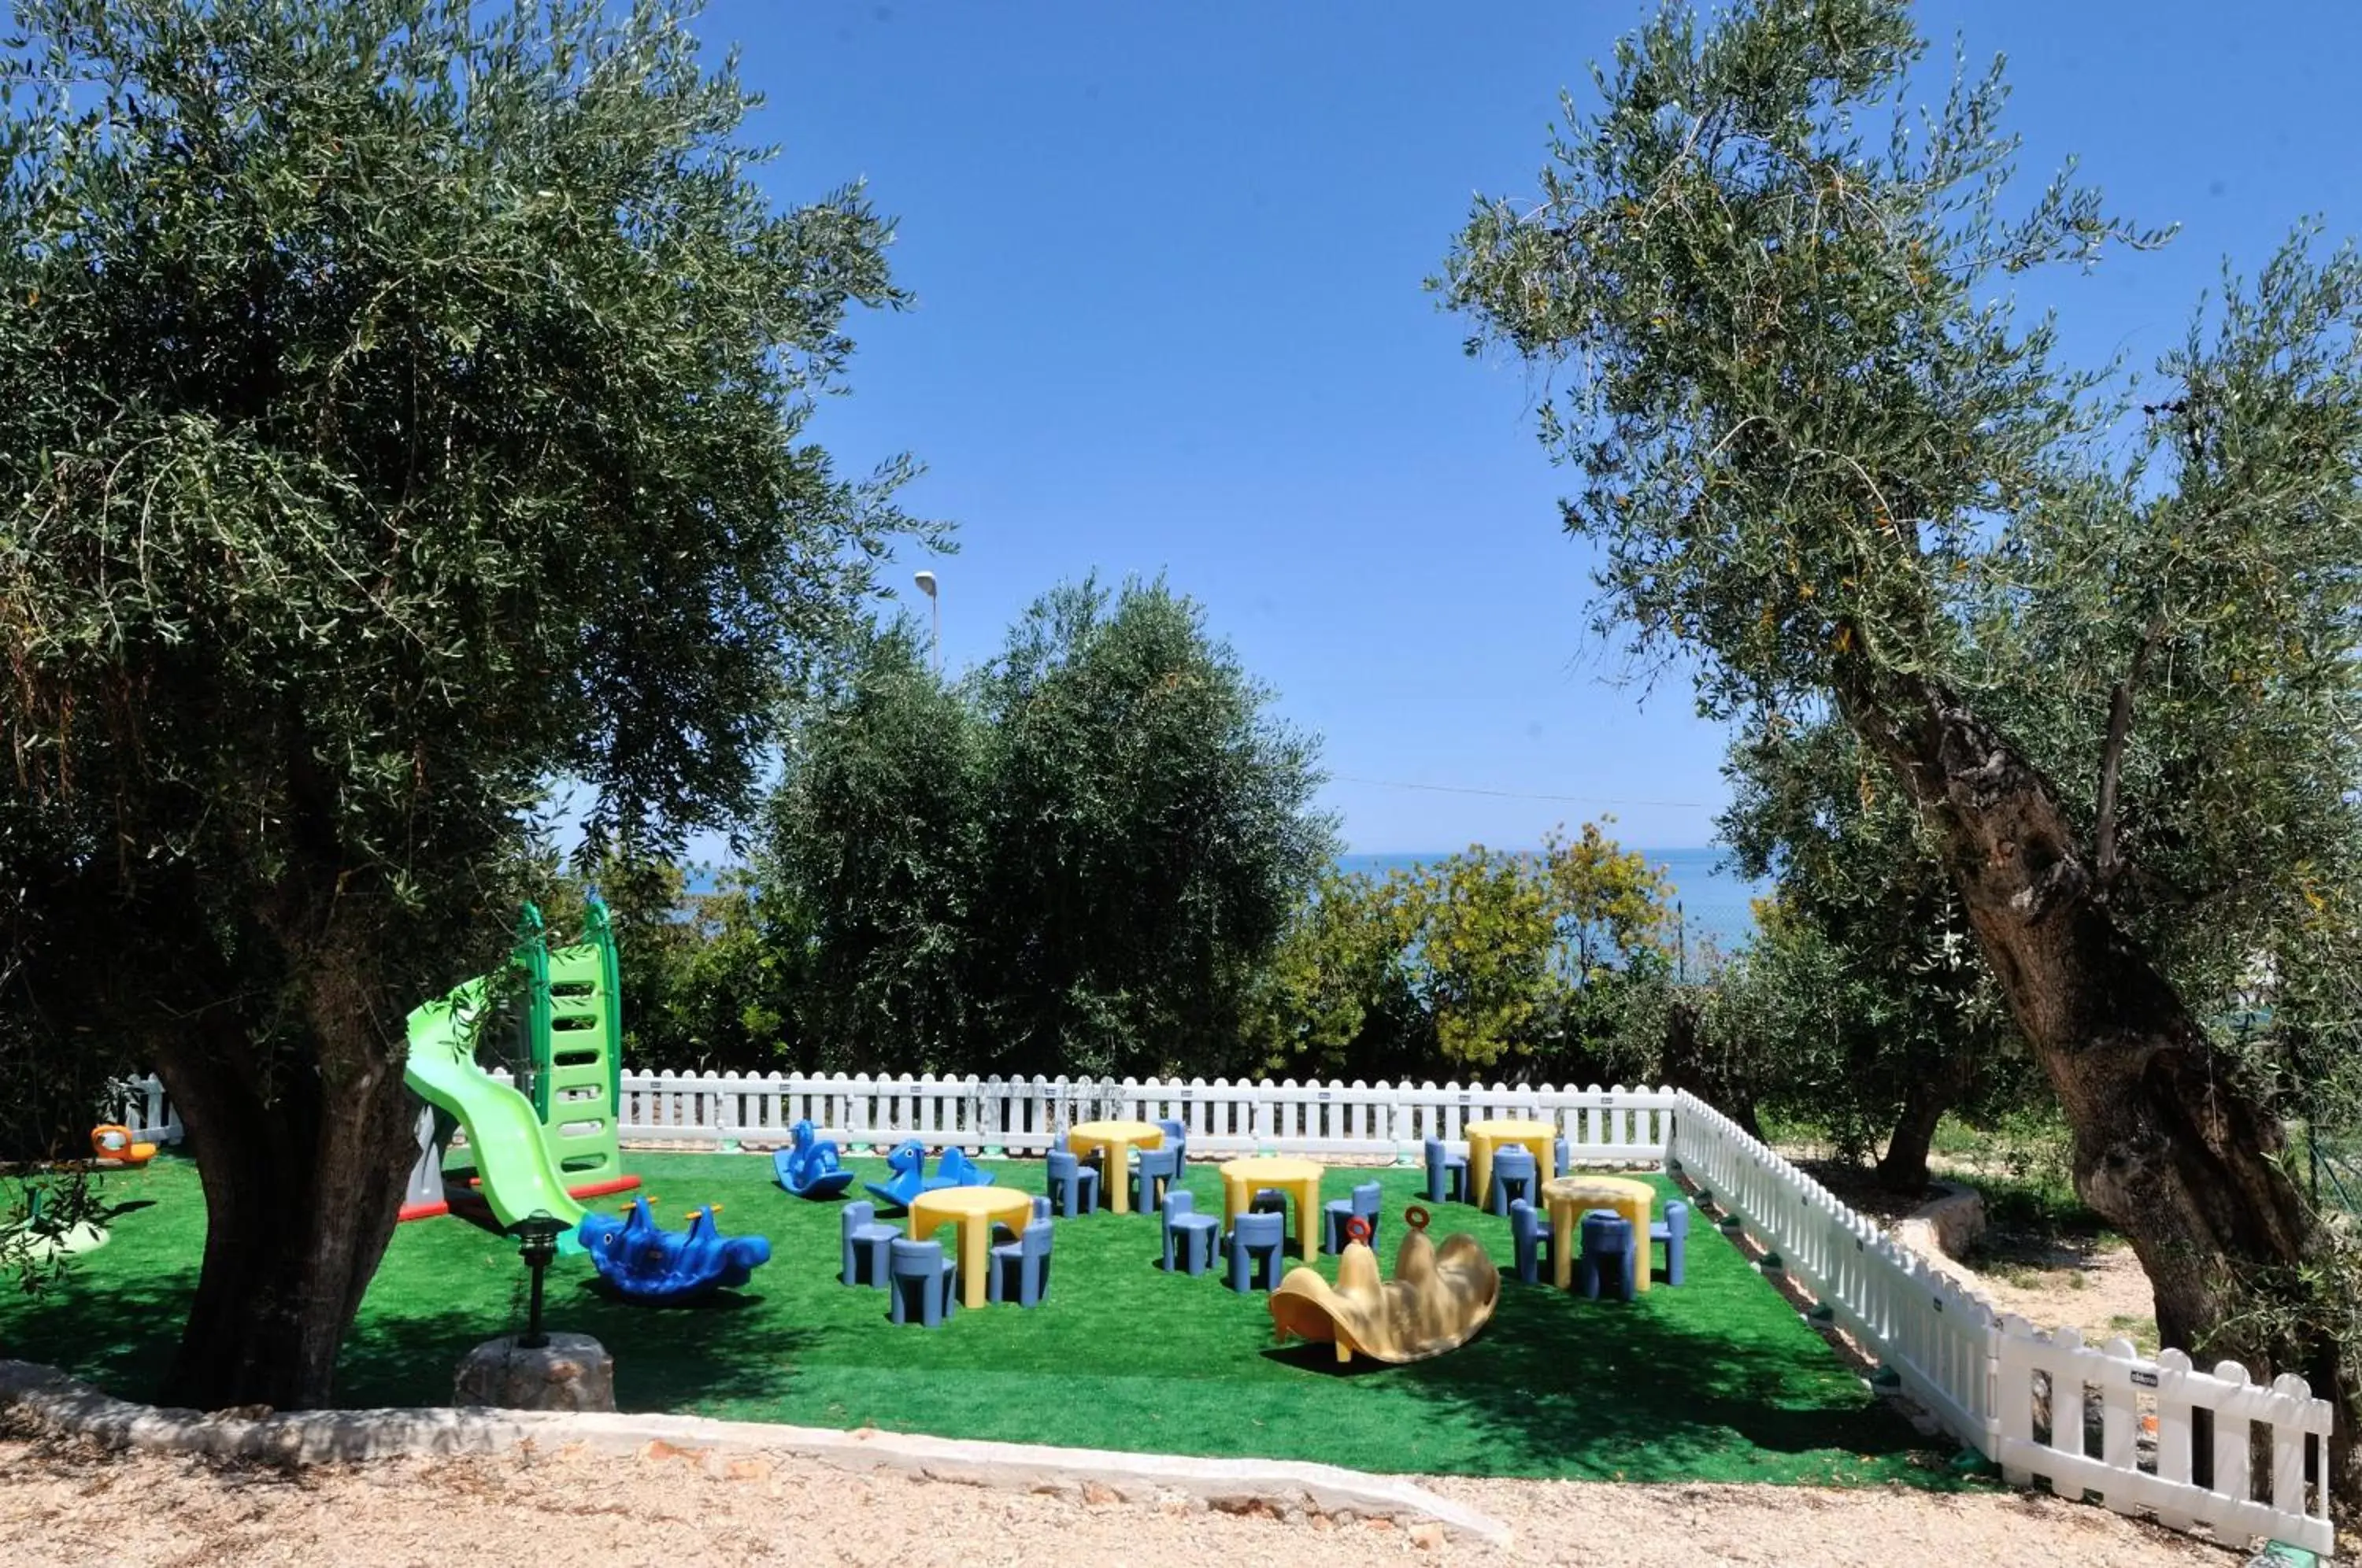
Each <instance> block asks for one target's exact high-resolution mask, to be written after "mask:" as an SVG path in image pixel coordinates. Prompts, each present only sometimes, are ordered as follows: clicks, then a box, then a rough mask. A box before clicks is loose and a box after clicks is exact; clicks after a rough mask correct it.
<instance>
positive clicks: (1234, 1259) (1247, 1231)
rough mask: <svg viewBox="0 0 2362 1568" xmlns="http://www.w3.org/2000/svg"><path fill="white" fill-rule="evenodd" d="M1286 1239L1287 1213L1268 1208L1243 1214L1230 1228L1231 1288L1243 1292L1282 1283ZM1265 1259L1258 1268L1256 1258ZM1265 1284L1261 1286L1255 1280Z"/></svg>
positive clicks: (1263, 1288)
mask: <svg viewBox="0 0 2362 1568" xmlns="http://www.w3.org/2000/svg"><path fill="white" fill-rule="evenodd" d="M1286 1242H1287V1216H1286V1214H1275V1213H1273V1212H1272V1211H1270V1210H1269V1209H1265V1210H1264V1211H1263V1212H1262V1213H1260V1214H1242V1215H1240V1216H1239V1217H1238V1220H1237V1221H1236V1222H1235V1223H1233V1224H1232V1225H1231V1289H1232V1290H1235V1291H1238V1292H1239V1293H1240V1294H1242V1295H1244V1294H1245V1293H1246V1292H1248V1291H1250V1290H1269V1289H1270V1288H1272V1286H1275V1285H1277V1284H1278V1283H1279V1261H1280V1249H1281V1248H1282V1247H1283V1246H1285V1245H1286ZM1258 1259H1260V1260H1261V1262H1262V1267H1261V1268H1260V1269H1258V1268H1257V1267H1256V1266H1255V1265H1256V1262H1257V1260H1258ZM1257 1278H1260V1279H1261V1280H1262V1281H1263V1283H1262V1284H1260V1285H1258V1284H1256V1283H1255V1281H1256V1279H1257Z"/></svg>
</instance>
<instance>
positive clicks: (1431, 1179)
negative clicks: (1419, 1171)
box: [1426, 1138, 1468, 1203]
mask: <svg viewBox="0 0 2362 1568" xmlns="http://www.w3.org/2000/svg"><path fill="white" fill-rule="evenodd" d="M1426 1148H1427V1200H1428V1201H1429V1203H1441V1202H1442V1201H1444V1199H1445V1198H1446V1197H1447V1196H1449V1197H1450V1198H1451V1201H1452V1202H1454V1203H1465V1202H1467V1201H1468V1156H1467V1155H1465V1154H1453V1153H1451V1151H1450V1150H1449V1149H1446V1148H1445V1147H1444V1146H1443V1140H1442V1139H1440V1138H1429V1139H1428V1140H1427V1143H1426ZM1447 1189H1448V1190H1447Z"/></svg>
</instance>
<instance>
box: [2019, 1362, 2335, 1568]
mask: <svg viewBox="0 0 2362 1568" xmlns="http://www.w3.org/2000/svg"><path fill="white" fill-rule="evenodd" d="M1997 1337H1998V1340H1999V1347H1998V1358H1997V1364H1996V1367H1995V1373H1994V1375H1995V1392H1996V1394H1997V1396H1998V1397H1997V1401H1996V1402H1997V1404H1998V1406H1999V1408H2000V1410H2001V1411H2002V1420H2001V1451H2000V1452H1999V1453H1998V1454H1994V1455H1992V1456H1991V1457H1993V1458H1997V1459H1999V1460H2000V1462H2001V1467H2002V1476H2003V1479H2004V1480H2006V1481H2008V1482H2010V1483H2011V1484H2012V1485H2018V1486H2025V1485H2032V1483H2033V1481H2034V1478H2035V1477H2036V1476H2040V1477H2042V1478H2043V1479H2045V1480H2047V1481H2048V1482H2049V1483H2050V1489H2051V1490H2052V1491H2054V1492H2056V1493H2058V1495H2059V1496H2065V1497H2075V1496H2085V1495H2088V1494H2097V1496H2098V1498H2099V1500H2100V1501H2101V1502H2102V1503H2103V1504H2105V1505H2106V1506H2107V1507H2111V1508H2114V1510H2115V1511H2116V1512H2118V1513H2120V1514H2133V1513H2141V1512H2147V1513H2152V1514H2155V1515H2156V1516H2157V1519H2158V1523H2160V1524H2163V1525H2165V1526H2167V1527H2169V1529H2181V1530H2186V1529H2191V1528H2193V1527H2195V1526H2197V1525H2201V1524H2202V1525H2204V1526H2206V1527H2207V1529H2208V1530H2209V1531H2210V1532H2211V1533H2212V1534H2213V1536H2214V1538H2215V1539H2216V1540H2224V1541H2227V1542H2229V1543H2230V1544H2232V1545H2244V1544H2245V1543H2246V1539H2247V1538H2248V1537H2249V1536H2251V1535H2261V1536H2269V1537H2271V1538H2273V1539H2274V1540H2285V1541H2287V1542H2288V1543H2289V1544H2290V1545H2291V1546H2301V1547H2303V1548H2304V1549H2305V1550H2306V1551H2315V1552H2319V1553H2320V1554H2321V1555H2323V1557H2326V1556H2328V1555H2329V1554H2330V1552H2331V1551H2333V1550H2334V1547H2335V1544H2336V1532H2335V1531H2334V1529H2332V1528H2331V1525H2330V1522H2329V1507H2328V1501H2327V1498H2326V1495H2325V1494H2326V1492H2327V1490H2328V1488H2327V1487H2326V1485H2324V1484H2323V1481H2324V1478H2325V1477H2326V1476H2327V1474H2328V1470H2327V1468H2326V1465H2327V1460H2328V1442H2329V1424H2330V1408H2329V1402H2328V1401H2327V1400H2325V1399H2316V1398H2314V1397H2312V1388H2311V1387H2310V1386H2308V1385H2307V1384H2306V1383H2305V1380H2304V1379H2303V1378H2301V1377H2299V1376H2297V1375H2294V1374H2292V1373H2289V1374H2283V1375H2280V1376H2279V1377H2278V1378H2276V1379H2274V1380H2273V1382H2272V1383H2271V1385H2270V1386H2268V1387H2267V1386H2260V1385H2257V1384H2255V1383H2252V1382H2250V1381H2249V1380H2248V1377H2247V1369H2246V1367H2244V1366H2241V1365H2240V1364H2238V1363H2237V1362H2235V1361H2226V1362H2222V1363H2219V1364H2217V1365H2216V1366H2215V1368H2214V1370H2213V1372H2212V1373H2205V1372H2200V1371H2198V1370H2197V1369H2196V1368H2194V1367H2192V1366H2191V1364H2190V1358H2189V1357H2188V1356H2187V1355H2184V1354H2183V1353H2181V1352H2180V1351H2178V1350H2165V1351H2159V1352H2158V1354H2157V1359H2156V1360H2154V1361H2148V1360H2144V1359H2143V1358H2142V1357H2141V1356H2140V1355H2139V1354H2138V1353H2136V1352H2135V1351H2134V1349H2133V1347H2132V1345H2131V1343H2130V1342H2127V1341H2125V1340H2121V1339H2115V1340H2110V1341H2109V1342H2107V1343H2106V1344H2105V1345H2103V1346H2101V1347H2099V1348H2098V1349H2096V1350H2095V1349H2093V1348H2092V1347H2090V1346H2088V1345H2086V1344H2084V1343H2083V1337H2082V1335H2081V1333H2080V1332H2078V1331H2076V1330H2074V1329H2071V1328H2070V1329H2060V1330H2059V1331H2058V1332H2057V1333H2055V1334H2046V1333H2042V1332H2040V1331H2037V1330H2036V1328H2035V1327H2034V1325H2033V1324H2031V1323H2029V1322H2027V1321H2026V1320H2025V1319H2023V1318H2018V1317H2009V1318H2004V1319H2003V1320H2002V1323H2001V1328H2000V1332H1999V1334H1998V1336H1997ZM2094 1405H2096V1406H2097V1407H2098V1409H2097V1415H2098V1417H2099V1420H2098V1426H2099V1430H2098V1431H2096V1432H2094V1431H2093V1430H2092V1420H2091V1413H2092V1407H2093V1406H2094ZM2043 1412H2047V1415H2048V1418H2049V1419H2048V1420H2047V1422H2042V1421H2038V1420H2037V1416H2038V1415H2039V1414H2041V1413H2043ZM2256 1428H2261V1429H2263V1442H2262V1445H2261V1446H2262V1447H2263V1448H2264V1450H2265V1451H2267V1452H2268V1453H2269V1454H2270V1455H2271V1458H2270V1463H2269V1464H2268V1466H2267V1467H2266V1468H2265V1469H2264V1470H2263V1471H2261V1472H2260V1473H2258V1472H2256V1470H2255V1468H2254V1463H2253V1460H2252V1457H2251V1456H2252V1455H2253V1454H2254V1453H2255V1452H2256V1447H2257V1436H2256V1433H2255V1431H2254V1430H2253V1429H2256ZM2144 1438H2147V1439H2149V1440H2150V1441H2148V1442H2147V1443H2144V1441H2142V1440H2143V1439H2144ZM2144 1448H2147V1449H2149V1450H2150V1452H2149V1453H2147V1455H2144V1453H2143V1452H2142V1451H2143V1449H2144Z"/></svg>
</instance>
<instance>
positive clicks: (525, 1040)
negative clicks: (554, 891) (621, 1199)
mask: <svg viewBox="0 0 2362 1568" xmlns="http://www.w3.org/2000/svg"><path fill="white" fill-rule="evenodd" d="M582 929H583V940H582V941H581V942H579V943H578V944H575V945H573V946H571V947H561V948H557V949H556V950H555V951H553V950H552V949H551V948H550V946H549V944H548V943H547V941H546V937H545V935H544V933H543V928H542V920H541V911H539V910H537V909H535V907H534V906H533V905H531V904H527V905H525V906H524V914H523V916H522V917H521V919H520V921H519V927H518V942H517V947H516V954H515V958H514V965H515V967H516V968H517V969H518V970H519V971H521V973H522V977H523V986H522V996H521V1002H522V1005H521V1006H520V1007H519V1009H518V1019H517V1043H518V1047H519V1051H518V1055H519V1058H520V1060H519V1064H518V1066H519V1076H520V1078H521V1080H522V1082H521V1084H520V1086H519V1087H517V1088H512V1087H510V1086H509V1085H507V1084H503V1083H502V1082H501V1081H500V1080H499V1079H497V1078H494V1077H491V1076H490V1075H489V1074H487V1073H485V1072H484V1071H483V1070H482V1069H481V1068H480V1067H479V1066H476V1045H477V1043H478V1041H479V1039H480V1035H481V1033H482V1031H483V1027H484V1025H485V1023H486V1022H487V1021H489V1019H490V1016H491V1011H492V1002H493V1001H494V999H495V998H496V996H497V988H496V987H495V984H494V981H493V979H492V978H491V977H486V976H480V977H476V978H474V979H471V980H468V981H465V982H463V983H462V984H461V985H459V986H458V987H457V988H454V989H453V990H452V991H451V992H450V994H449V995H447V996H445V997H443V998H440V999H437V1000H435V1001H430V1002H426V1003H424V1004H422V1005H421V1006H419V1007H416V1008H414V1009H412V1010H411V1013H410V1019H409V1031H410V1059H409V1061H408V1063H407V1064H406V1065H405V1066H404V1068H403V1082H404V1083H406V1084H408V1085H409V1087H410V1091H411V1092H412V1093H413V1094H415V1095H416V1096H417V1097H418V1098H419V1099H422V1100H424V1101H425V1102H426V1104H427V1107H428V1108H429V1113H428V1114H427V1115H423V1116H422V1117H421V1118H420V1125H419V1142H420V1150H419V1158H418V1164H417V1165H416V1166H414V1168H413V1170H412V1173H411V1184H410V1193H409V1198H408V1201H406V1202H405V1203H404V1205H403V1209H402V1218H403V1219H404V1220H422V1219H425V1218H426V1217H427V1216H429V1215H433V1214H442V1213H446V1212H448V1210H449V1208H450V1195H449V1189H448V1188H447V1185H446V1183H445V1181H444V1176H443V1155H442V1150H441V1148H440V1146H439V1145H440V1144H441V1143H442V1142H443V1138H442V1137H441V1136H438V1134H440V1133H442V1132H444V1130H445V1129H444V1122H443V1121H442V1120H440V1119H439V1118H447V1119H448V1121H449V1122H450V1123H451V1124H454V1125H457V1126H458V1127H459V1128H461V1129H463V1130H464V1131H465V1132H467V1134H468V1147H469V1152H470V1154H472V1155H473V1157H474V1159H475V1163H476V1175H475V1187H478V1188H480V1189H481V1197H482V1199H483V1201H484V1203H485V1204H486V1205H487V1206H488V1207H489V1208H490V1209H491V1212H492V1217H493V1218H494V1219H495V1220H498V1221H499V1223H500V1224H501V1226H502V1228H503V1229H505V1228H507V1227H508V1226H511V1225H513V1224H515V1223H516V1222H517V1221H518V1220H522V1219H524V1217H525V1216H526V1215H528V1214H532V1213H535V1212H536V1211H539V1212H543V1213H546V1214H549V1215H551V1216H553V1217H555V1218H557V1219H562V1220H568V1221H569V1222H572V1221H576V1220H580V1219H581V1218H582V1212H583V1211H582V1207H581V1205H580V1203H579V1201H577V1200H578V1199H580V1198H600V1197H604V1196H605V1195H607V1194H609V1193H614V1192H622V1191H624V1190H625V1189H627V1188H630V1187H637V1186H638V1185H639V1178H638V1177H637V1176H625V1175H624V1174H623V1171H622V1165H623V1162H622V1157H621V1155H620V1154H619V1153H618V1151H617V1148H616V1143H615V1123H616V1117H617V1114H618V1110H617V1107H618V1102H619V1101H620V1099H621V1098H622V1072H623V1069H622V1066H621V1064H620V1062H619V1059H618V1056H617V1048H618V1046H619V1045H620V1044H621V1043H622V1040H623V1005H622V996H621V992H620V987H619V985H618V982H617V977H616V969H615V942H614V934H613V931H612V930H611V929H610V927H609V925H608V922H607V906H606V905H605V904H603V903H602V902H601V901H600V900H599V897H598V895H597V894H595V893H594V894H592V895H591V896H590V902H589V905H588V907H587V908H586V909H585V911H584V913H583V919H582ZM437 1113H439V1118H438V1114H437ZM565 1250H568V1251H571V1250H573V1247H572V1244H571V1242H570V1240H569V1242H568V1243H566V1244H565Z"/></svg>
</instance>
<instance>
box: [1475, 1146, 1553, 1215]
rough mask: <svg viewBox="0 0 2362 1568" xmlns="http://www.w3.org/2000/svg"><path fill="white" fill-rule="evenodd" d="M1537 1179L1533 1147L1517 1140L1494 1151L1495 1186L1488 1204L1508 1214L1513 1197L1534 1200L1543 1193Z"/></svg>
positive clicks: (1528, 1200) (1494, 1209) (1486, 1200)
mask: <svg viewBox="0 0 2362 1568" xmlns="http://www.w3.org/2000/svg"><path fill="white" fill-rule="evenodd" d="M1538 1187H1540V1183H1538V1182H1537V1181H1536V1180H1535V1179H1534V1154H1533V1151H1532V1150H1530V1149H1525V1148H1520V1147H1518V1145H1517V1144H1515V1143H1511V1144H1508V1145H1507V1146H1506V1147H1504V1148H1500V1149H1496V1150H1495V1151H1494V1152H1493V1190H1492V1191H1491V1192H1490V1193H1489V1194H1487V1195H1486V1197H1485V1208H1486V1209H1490V1210H1491V1211H1492V1212H1494V1213H1496V1214H1500V1215H1505V1216H1506V1215H1507V1213H1508V1212H1509V1204H1510V1201H1511V1200H1512V1199H1514V1198H1524V1199H1525V1200H1526V1201H1527V1202H1529V1203H1531V1202H1532V1201H1533V1200H1534V1199H1535V1198H1538V1197H1540V1192H1539V1191H1538V1190H1537V1188H1538Z"/></svg>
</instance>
